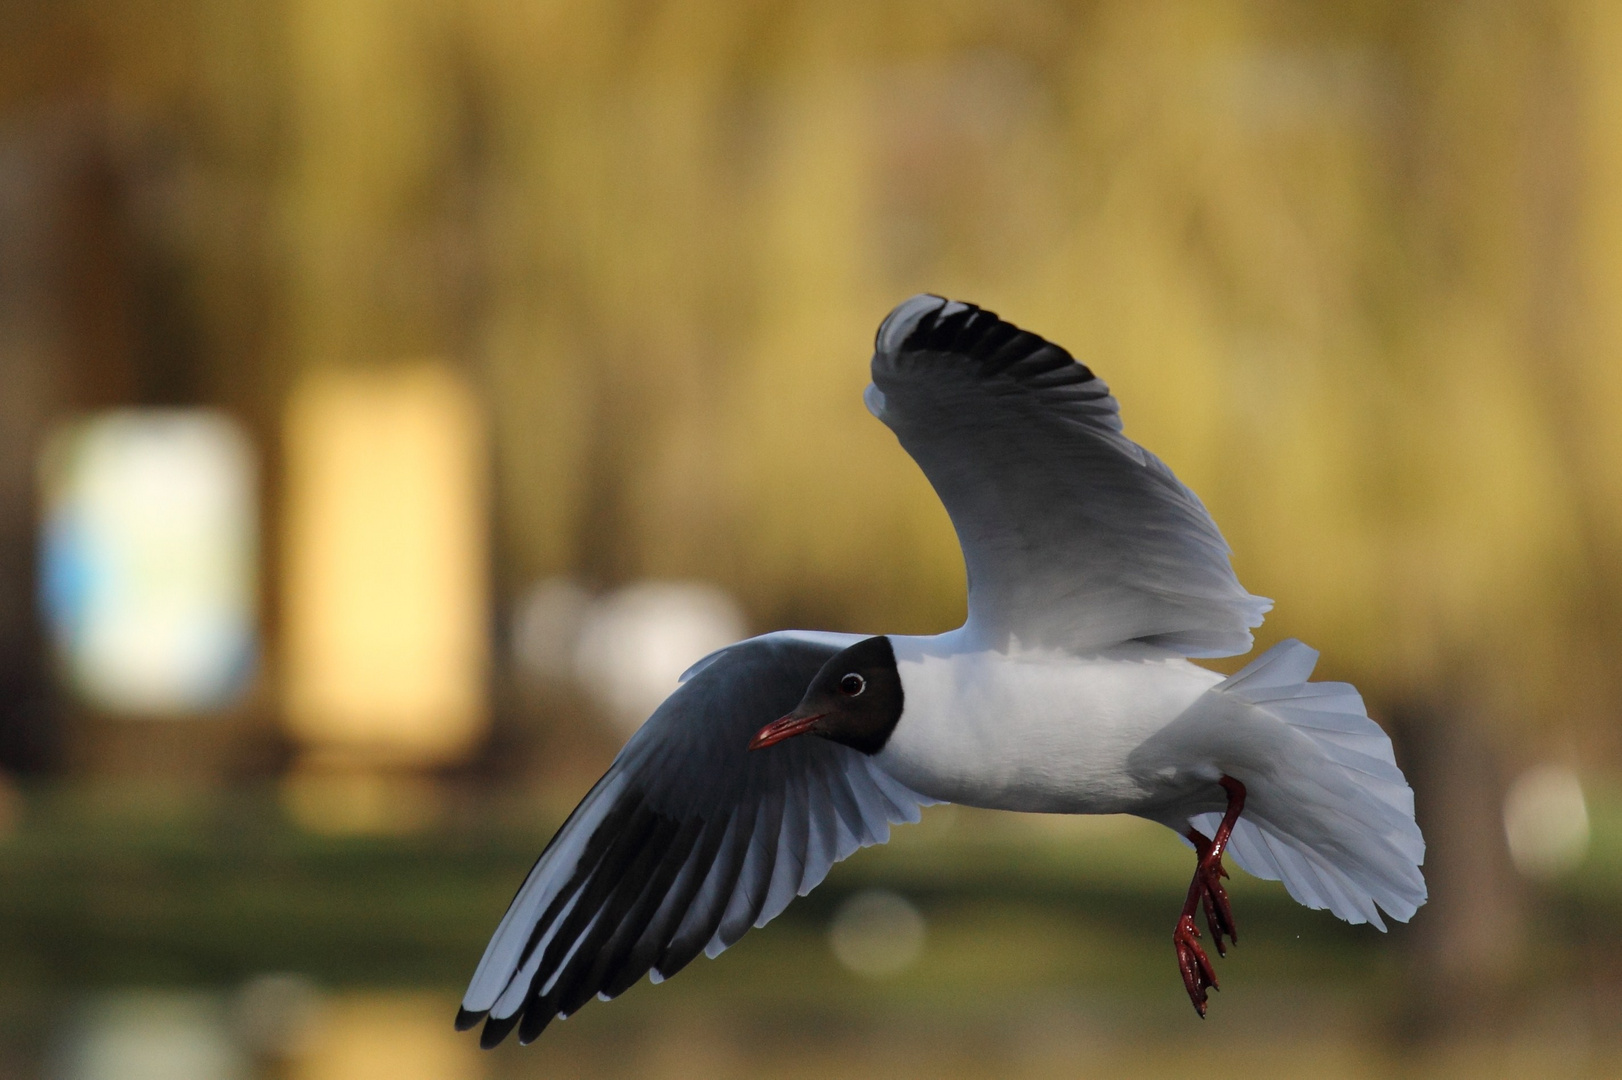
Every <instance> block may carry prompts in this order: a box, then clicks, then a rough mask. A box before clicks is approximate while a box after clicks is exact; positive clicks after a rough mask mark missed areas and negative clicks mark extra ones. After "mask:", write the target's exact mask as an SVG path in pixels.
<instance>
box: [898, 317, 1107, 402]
mask: <svg viewBox="0 0 1622 1080" xmlns="http://www.w3.org/2000/svg"><path fill="white" fill-rule="evenodd" d="M949 303H951V301H948V300H945V299H942V300H941V302H940V304H939V305H938V306H937V307H936V308H934V309H933V310H932V311H930V312H928V313H927V314H925V315H924V316H923V317H922V318H920V319H919V320H918V324H917V325H916V326H914V327H913V328H912V331H911V333H909V334H908V335H907V336H906V338H905V339H904V340H903V341H902V342H901V349H900V351H902V352H953V353H958V354H960V355H963V356H966V357H968V358H969V359H971V360H973V361H974V362H975V363H977V364H978V365H979V366H980V370H981V372H982V373H983V374H985V375H1001V374H1004V373H1008V374H1012V375H1015V376H1017V377H1019V378H1032V377H1035V376H1040V375H1045V374H1047V373H1049V372H1054V371H1059V370H1061V369H1073V372H1074V374H1075V381H1077V382H1088V381H1091V380H1092V379H1094V378H1095V377H1096V376H1094V375H1093V373H1092V371H1091V370H1089V369H1088V367H1087V366H1086V365H1085V364H1081V363H1077V361H1076V358H1075V357H1073V356H1071V355H1070V353H1069V352H1068V351H1067V350H1066V349H1065V348H1063V347H1062V346H1059V345H1055V344H1054V343H1053V342H1051V341H1048V340H1047V339H1046V338H1043V337H1041V336H1039V335H1037V334H1033V333H1031V332H1030V331H1029V330H1021V329H1020V328H1019V327H1017V326H1015V325H1014V324H1013V323H1011V322H1007V321H1006V320H1004V319H1001V318H999V317H998V316H997V313H996V312H994V311H987V310H986V309H985V308H982V307H977V306H975V305H974V304H963V305H962V307H961V308H960V309H959V310H957V311H954V312H952V313H951V314H949V315H948V314H945V312H946V308H947V305H948V304H949ZM960 303H961V302H960Z"/></svg>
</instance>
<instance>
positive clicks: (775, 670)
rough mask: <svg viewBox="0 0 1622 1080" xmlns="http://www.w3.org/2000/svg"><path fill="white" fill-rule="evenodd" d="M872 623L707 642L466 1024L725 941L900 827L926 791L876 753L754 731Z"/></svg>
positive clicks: (634, 744) (527, 911)
mask: <svg viewBox="0 0 1622 1080" xmlns="http://www.w3.org/2000/svg"><path fill="white" fill-rule="evenodd" d="M859 640H861V639H860V637H857V636H853V635H834V634H812V633H799V632H794V631H789V632H784V633H778V634H767V635H765V636H763V637H758V638H751V639H750V640H748V641H743V642H739V643H738V644H736V645H733V646H731V647H729V648H727V649H724V650H722V651H720V652H719V653H715V654H712V655H711V656H710V657H707V658H706V659H705V660H704V661H702V662H701V663H700V664H699V665H695V669H694V670H693V671H691V672H689V675H688V677H687V680H686V681H685V682H684V683H682V685H681V686H680V687H679V688H678V689H677V690H676V692H675V693H673V694H671V696H670V697H669V698H668V699H666V701H665V703H664V704H663V705H661V706H659V708H658V709H657V710H656V711H655V712H654V714H653V716H651V717H650V718H649V719H648V722H647V723H646V724H644V725H643V726H642V728H641V729H640V730H639V731H638V732H637V733H636V734H635V735H634V736H632V738H631V740H630V742H628V743H627V744H626V745H625V748H624V749H623V750H621V751H620V754H619V756H618V757H617V758H615V760H614V764H613V765H612V766H610V767H609V770H608V772H607V773H606V774H604V776H603V778H602V779H601V780H599V781H598V782H597V784H596V786H595V787H593V788H592V789H591V791H590V793H589V794H587V795H586V797H585V799H583V800H582V801H581V803H580V805H579V806H577V807H576V808H575V811H574V813H573V814H571V815H570V816H569V819H568V821H566V822H564V824H563V827H562V828H561V829H559V830H558V832H557V835H555V836H554V837H552V840H551V842H550V843H549V844H548V845H547V847H546V850H545V851H544V852H542V853H541V857H540V859H539V861H537V862H536V864H535V867H534V868H533V869H532V870H531V871H530V873H529V877H528V878H527V879H526V880H525V882H524V884H523V886H522V887H521V888H520V889H519V890H518V895H517V896H515V897H514V898H513V902H512V904H511V906H510V907H509V908H508V909H507V914H506V916H505V917H504V918H503V919H502V920H501V924H500V925H499V926H498V927H497V928H496V932H495V935H494V936H493V937H492V938H491V939H490V944H489V945H488V946H487V947H486V948H485V951H484V958H483V959H482V960H480V961H479V967H478V970H477V971H475V972H474V974H473V981H472V983H471V984H470V985H469V986H468V991H467V995H466V997H464V998H463V999H462V1010H461V1012H460V1013H459V1014H458V1015H457V1018H456V1023H457V1027H458V1028H459V1029H462V1030H465V1029H467V1028H469V1027H472V1026H473V1025H474V1024H476V1023H478V1022H479V1021H480V1020H481V1019H484V1020H485V1026H484V1031H483V1034H482V1035H481V1037H480V1040H479V1041H480V1044H481V1045H483V1046H486V1047H489V1046H494V1045H496V1044H497V1043H499V1042H500V1041H501V1040H502V1039H504V1038H506V1036H507V1034H508V1033H509V1032H510V1031H512V1029H513V1028H514V1027H515V1026H516V1027H517V1028H518V1037H519V1040H520V1041H521V1042H529V1041H531V1040H532V1039H534V1038H535V1037H536V1036H538V1035H539V1034H540V1033H541V1031H542V1030H543V1029H544V1028H545V1027H546V1025H547V1024H549V1023H550V1022H551V1021H552V1018H553V1017H554V1016H568V1015H569V1014H571V1013H573V1012H575V1011H576V1010H578V1009H579V1008H580V1007H581V1006H582V1005H584V1004H585V1003H586V1002H587V1001H589V1000H591V998H592V997H593V996H597V997H601V998H603V999H604V1000H607V999H609V998H612V997H616V996H618V995H619V994H622V993H624V992H625V991H626V990H628V989H630V987H631V986H632V985H633V984H635V983H636V982H637V980H639V979H640V978H641V977H642V976H643V975H646V974H648V973H649V972H651V973H652V977H653V980H654V981H655V982H659V981H662V980H664V979H668V978H669V977H670V976H672V975H674V974H675V973H676V972H678V971H680V970H681V969H682V968H683V967H685V966H686V965H687V964H688V963H689V962H690V961H691V960H692V959H693V958H694V957H696V956H697V955H698V954H699V953H700V952H704V953H706V954H708V955H709V956H712V957H713V956H716V955H718V954H720V952H721V951H722V950H724V949H726V948H727V947H729V946H730V945H732V944H733V943H734V942H735V941H737V940H738V939H739V938H740V937H742V936H743V934H744V932H745V931H746V930H748V929H749V928H750V927H751V926H764V925H765V924H766V923H767V922H769V921H770V920H772V919H773V918H776V917H777V915H778V914H779V913H780V912H781V911H782V910H783V909H784V908H785V907H787V906H788V903H789V901H790V900H792V899H793V898H794V897H795V896H796V895H804V894H805V893H807V892H810V891H811V889H812V888H814V887H815V886H816V885H817V884H818V883H819V882H821V881H822V879H823V878H824V877H825V876H826V875H827V873H828V870H829V868H830V867H832V866H833V864H834V863H836V862H838V861H839V860H840V859H843V858H845V857H846V856H847V855H849V854H851V853H852V852H854V851H856V850H857V849H858V848H861V847H866V846H867V845H869V844H882V843H884V842H885V841H886V840H888V839H889V836H890V825H891V824H892V823H901V822H914V821H917V820H918V816H919V815H918V808H919V806H921V805H926V804H928V803H929V802H930V801H931V800H928V799H925V798H924V797H923V796H921V795H918V794H916V793H915V792H913V791H911V790H909V789H908V788H906V787H905V786H903V785H902V784H900V783H898V782H897V781H895V780H893V779H891V777H890V776H889V775H887V774H886V773H885V772H884V771H883V770H882V769H880V768H879V767H878V765H877V764H876V763H875V762H874V761H873V759H872V758H870V757H868V756H867V755H864V754H862V753H860V752H858V751H855V750H852V749H850V748H849V747H846V746H841V745H839V744H836V743H832V742H828V741H826V740H824V739H818V738H814V737H813V738H803V739H789V740H787V741H786V742H783V743H780V744H778V745H776V746H772V747H770V748H768V749H765V750H761V751H758V752H751V751H749V750H748V746H749V740H750V738H751V737H753V735H754V734H755V732H756V731H758V730H759V729H760V728H761V727H762V726H764V725H765V724H767V723H770V722H771V721H772V720H775V719H777V718H778V717H779V716H782V715H783V714H785V713H787V712H789V711H790V710H791V709H793V708H794V706H795V705H797V704H799V701H800V697H801V695H802V694H804V692H805V688H806V686H807V685H809V684H810V682H811V679H812V678H813V677H814V676H815V675H816V673H817V671H818V670H820V669H821V667H822V665H823V663H825V662H826V661H827V660H828V658H829V657H831V656H833V655H834V654H835V653H837V652H838V651H839V650H840V649H841V648H844V647H845V646H847V645H850V644H854V643H855V642H857V641H859Z"/></svg>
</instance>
